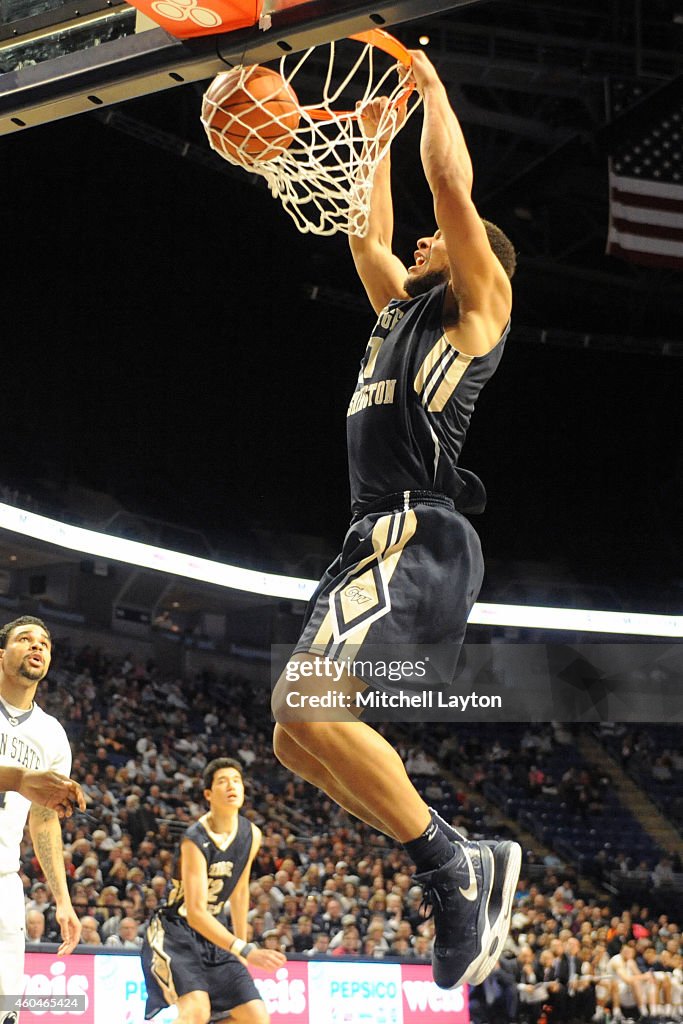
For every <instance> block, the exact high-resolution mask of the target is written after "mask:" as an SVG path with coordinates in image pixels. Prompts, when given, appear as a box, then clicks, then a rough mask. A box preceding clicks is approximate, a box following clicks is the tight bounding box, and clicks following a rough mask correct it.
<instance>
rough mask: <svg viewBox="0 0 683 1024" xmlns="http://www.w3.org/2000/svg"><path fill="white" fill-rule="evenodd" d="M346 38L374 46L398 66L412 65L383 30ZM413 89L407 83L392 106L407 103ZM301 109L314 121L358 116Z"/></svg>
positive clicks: (405, 52)
mask: <svg viewBox="0 0 683 1024" xmlns="http://www.w3.org/2000/svg"><path fill="white" fill-rule="evenodd" d="M347 38H348V39H353V40H355V41H356V42H358V43H369V44H370V46H375V47H377V49H378V50H383V51H384V53H387V54H388V55H389V56H390V57H395V58H396V60H397V61H398V62H399V64H403V65H404V66H405V67H406V68H411V67H412V65H413V58H412V56H411V54H410V52H409V51H408V50H407V49H406V48H405V46H404V45H403V43H400V42H399V41H398V39H395V38H394V36H392V35H390V34H389V33H388V32H385V31H384V29H381V28H371V29H369V30H368V31H367V32H357V33H355V35H352V36H348V37H347ZM414 89H415V82H409V83H408V85H407V86H406V87H405V89H404V90H403V92H402V93H401V94H400V96H398V97H397V98H396V99H395V100H394V102H393V104H392V106H394V107H398V106H403V105H404V104H405V103H407V102H408V97H409V96H410V95H411V93H412V92H413V91H414ZM301 109H302V111H305V112H306V113H307V114H308V116H309V117H310V118H311V119H312V120H314V121H333V120H335V118H346V119H348V120H357V119H358V116H359V115H358V111H356V110H335V111H333V112H330V111H329V110H324V109H321V108H320V107H302V108H301Z"/></svg>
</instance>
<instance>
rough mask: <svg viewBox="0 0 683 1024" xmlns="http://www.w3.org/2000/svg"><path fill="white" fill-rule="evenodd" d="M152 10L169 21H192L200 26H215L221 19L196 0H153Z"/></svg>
mask: <svg viewBox="0 0 683 1024" xmlns="http://www.w3.org/2000/svg"><path fill="white" fill-rule="evenodd" d="M151 7H152V10H153V11H155V12H156V13H157V14H160V15H161V16H162V18H167V19H168V20H169V21H193V22H194V23H195V25H199V26H200V28H217V26H218V25H220V24H221V23H222V21H223V19H222V18H221V17H220V16H219V15H218V14H216V12H215V11H212V10H210V9H209V8H208V7H200V6H199V5H198V4H197V0H154V3H153V4H152V5H151Z"/></svg>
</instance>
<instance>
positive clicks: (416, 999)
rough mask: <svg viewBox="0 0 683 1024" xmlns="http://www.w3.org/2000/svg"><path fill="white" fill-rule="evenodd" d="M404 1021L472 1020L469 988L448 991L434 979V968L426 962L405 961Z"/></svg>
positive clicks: (455, 1023)
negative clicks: (440, 986)
mask: <svg viewBox="0 0 683 1024" xmlns="http://www.w3.org/2000/svg"><path fill="white" fill-rule="evenodd" d="M401 993H402V996H403V1024H422V1022H423V1021H435V1022H436V1021H443V1024H469V1019H470V1013H469V1007H468V1006H467V999H466V989H465V988H464V987H462V986H461V987H460V988H451V989H448V990H447V991H445V990H444V989H442V988H437V986H436V985H435V984H434V982H433V981H432V972H431V970H429V969H427V971H425V968H424V965H423V964H402V965H401Z"/></svg>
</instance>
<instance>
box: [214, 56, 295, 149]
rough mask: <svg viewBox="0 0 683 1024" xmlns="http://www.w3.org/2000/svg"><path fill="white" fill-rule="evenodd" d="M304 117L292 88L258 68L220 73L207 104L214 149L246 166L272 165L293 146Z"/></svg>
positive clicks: (263, 69)
mask: <svg viewBox="0 0 683 1024" xmlns="http://www.w3.org/2000/svg"><path fill="white" fill-rule="evenodd" d="M299 116H300V115H299V103H298V101H297V98H296V94H295V92H294V90H293V89H292V87H291V86H290V85H288V84H287V82H285V80H284V78H283V77H282V76H281V75H279V74H278V73H277V71H272V70H271V69H270V68H265V67H261V66H260V65H259V64H254V65H252V66H251V67H248V68H233V70H232V71H224V72H221V74H220V75H217V76H216V77H215V78H214V80H213V82H212V83H211V85H210V86H209V88H208V89H207V90H206V92H205V94H204V100H203V103H202V120H203V122H204V126H205V128H206V131H207V134H208V136H209V141H210V143H211V147H212V148H213V149H215V150H216V152H218V153H220V154H222V155H223V156H225V157H228V158H233V159H235V160H237V161H238V162H240V163H246V164H249V163H256V162H259V161H261V160H272V159H273V158H274V157H276V156H277V155H278V154H279V153H282V152H283V150H285V149H287V147H288V146H291V144H292V141H293V139H294V136H293V135H292V132H294V131H295V130H296V128H297V127H298V124H299Z"/></svg>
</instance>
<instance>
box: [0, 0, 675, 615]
mask: <svg viewBox="0 0 683 1024" xmlns="http://www.w3.org/2000/svg"><path fill="white" fill-rule="evenodd" d="M257 6H258V5H257V4H256V3H255V4H254V8H255V9H256V8H257ZM271 6H272V8H273V13H272V24H271V27H270V29H268V30H264V29H262V28H259V27H258V25H255V26H252V27H251V28H248V27H247V28H242V29H237V30H235V33H234V34H232V38H231V39H230V37H228V39H227V40H225V39H224V38H223V37H221V38H220V44H218V43H217V41H216V38H215V37H214V38H212V39H210V40H207V39H205V38H202V37H199V38H195V39H192V40H189V41H188V40H185V41H182V42H181V41H179V40H177V39H174V38H172V37H171V36H169V35H168V34H167V33H165V32H164V30H162V29H161V28H157V27H155V26H154V25H153V24H152V25H150V24H147V25H146V27H145V28H144V30H141V31H136V28H137V27H141V17H142V16H141V15H140V14H139V12H138V11H137V9H136V8H134V7H132V6H130V5H128V4H126V3H122V2H119V0H68V2H67V3H61V2H58V0H0V136H1V137H0V157H1V159H0V164H1V166H2V169H3V181H4V187H5V196H6V202H5V203H4V204H3V206H2V207H1V208H0V227H1V228H2V231H3V237H4V238H5V239H6V240H7V242H6V245H7V249H8V251H9V252H11V259H9V260H8V261H7V266H6V269H5V274H4V288H5V294H6V303H5V309H6V324H7V329H8V330H9V331H10V334H11V338H12V341H13V346H12V349H11V350H12V351H13V352H14V351H21V352H23V353H26V354H27V355H25V356H24V360H25V361H26V360H27V362H24V363H22V370H23V368H24V366H25V365H26V366H28V367H29V368H30V371H31V375H35V376H32V377H31V379H32V381H33V385H32V386H29V387H25V386H23V384H20V382H19V378H17V377H16V376H15V377H12V376H11V375H10V377H9V378H8V380H10V381H11V383H10V384H8V385H7V386H6V388H5V398H4V419H5V460H4V464H5V473H6V475H7V477H8V482H10V483H11V484H13V485H18V484H20V485H21V486H22V487H23V489H24V490H26V491H29V492H32V493H33V494H34V495H36V494H38V493H39V491H40V490H41V487H42V482H43V481H45V480H46V479H48V478H49V479H50V481H51V482H50V487H51V492H50V493H51V494H52V495H53V496H56V497H59V495H60V494H65V493H66V490H67V486H68V484H69V483H71V482H74V481H76V482H81V483H82V484H83V485H84V486H92V487H93V488H95V489H96V490H99V491H103V492H107V493H111V494H115V495H116V496H117V497H118V498H119V500H120V501H121V503H122V504H124V505H125V506H126V507H127V508H130V509H132V510H139V511H140V512H141V513H143V512H144V513H145V514H148V515H151V516H156V517H158V518H164V519H167V520H172V521H175V522H181V523H185V524H187V525H191V526H196V527H197V528H199V529H206V530H207V531H209V530H213V529H215V528H216V527H225V528H226V530H227V531H228V532H229V533H230V535H231V539H236V540H235V546H238V542H240V541H242V542H243V543H244V548H245V551H249V552H253V551H254V550H260V551H263V550H264V549H265V548H267V547H268V544H269V543H270V541H266V540H265V539H264V538H265V533H264V531H265V532H268V531H271V534H270V536H272V531H275V530H281V531H283V532H284V533H287V534H288V535H289V536H290V538H291V536H292V535H294V534H297V535H298V534H308V535H309V536H314V535H315V536H319V535H321V534H325V535H326V536H327V537H328V538H334V541H333V542H331V543H335V544H336V539H337V538H338V536H339V535H340V534H342V531H343V530H344V529H345V524H346V518H347V507H346V493H345V486H344V485H345V473H346V467H345V451H344V437H343V423H344V418H343V417H344V413H345V409H346V401H347V399H348V393H350V392H349V389H352V386H353V380H354V378H355V373H356V372H357V359H358V358H359V353H360V351H361V349H362V345H363V343H364V339H365V337H366V336H367V332H368V330H369V328H370V327H371V324H369V322H368V313H367V306H366V303H365V299H364V296H363V295H362V294H361V291H360V288H359V286H358V282H357V280H356V277H355V274H354V271H353V268H352V266H351V264H350V260H349V258H348V251H347V245H346V240H345V239H344V238H343V237H336V238H333V239H317V238H312V237H310V236H307V237H300V236H298V235H297V234H296V232H295V231H293V229H292V228H291V226H290V225H289V224H284V217H283V215H282V211H281V210H279V209H278V207H277V204H276V203H275V202H274V201H273V200H272V199H271V197H270V196H269V195H268V194H267V191H266V189H265V185H264V184H263V182H262V180H260V179H257V178H256V176H253V175H249V174H245V173H244V172H243V171H242V170H240V169H237V168H234V167H232V166H230V165H229V164H227V163H226V162H225V161H222V160H220V158H218V157H217V156H216V154H214V153H212V152H211V151H210V150H209V148H208V146H207V143H206V138H205V135H204V131H203V128H202V126H201V124H200V120H199V113H200V109H201V98H202V95H203V92H204V91H205V89H206V87H207V85H208V83H209V81H210V80H211V78H212V77H213V75H214V74H215V73H216V71H217V70H219V69H221V68H223V67H225V61H226V59H227V60H231V59H232V60H234V59H237V57H238V56H244V55H245V54H246V55H247V56H248V59H249V60H252V59H253V60H260V61H261V60H267V59H270V57H271V56H273V55H277V53H278V52H279V49H280V46H279V44H280V43H282V42H283V41H284V42H287V41H288V40H289V41H293V42H291V43H290V45H295V46H298V45H302V46H304V45H308V44H309V43H310V42H312V41H313V42H314V41H315V40H316V39H319V38H322V37H323V36H324V37H325V38H329V37H330V35H333V34H335V33H337V32H339V33H347V32H348V31H351V30H353V31H357V30H360V29H362V28H365V27H367V23H368V22H370V23H371V24H373V25H377V24H382V25H383V26H384V27H386V28H388V29H389V30H390V31H391V32H392V33H393V34H395V35H396V36H397V37H398V38H399V39H400V40H401V41H402V42H404V43H405V44H406V45H407V46H409V47H415V46H423V47H424V48H425V49H426V51H427V52H428V54H429V56H430V57H431V59H432V60H433V61H434V63H435V65H436V66H437V68H438V70H439V73H440V74H441V76H442V78H443V79H444V81H445V83H446V86H447V89H448V92H449V96H450V98H451V100H452V103H453V106H454V108H455V110H456V111H457V113H458V116H459V117H460V120H461V122H462V125H463V129H464V132H465V135H466V138H467V142H468V145H469V147H470V150H471V153H472V158H473V164H474V167H475V186H474V189H475V192H474V196H475V201H476V203H477V206H478V209H479V210H480V212H481V213H482V215H483V216H486V217H488V218H489V219H491V220H494V221H496V222H497V223H499V224H500V225H501V227H503V228H504V229H505V230H506V231H507V233H508V234H509V235H510V237H511V238H512V239H513V240H514V242H515V245H516V247H517V249H518V252H519V264H518V271H517V275H516V279H515V308H514V314H513V326H514V332H515V334H514V339H515V346H516V347H515V355H514V357H512V358H510V359H509V360H508V359H507V356H506V361H505V364H506V365H505V366H504V367H503V368H502V370H501V373H500V375H497V377H496V379H495V380H494V381H493V382H492V385H491V388H490V389H488V388H487V394H486V395H484V396H483V400H482V404H481V412H480V411H479V409H478V413H477V420H476V422H473V427H472V430H471V432H470V436H469V437H468V448H467V453H466V454H467V458H468V460H469V461H468V463H467V464H468V465H469V464H471V465H472V466H473V468H476V469H477V470H478V471H480V472H481V474H482V478H483V479H484V480H485V482H486V485H487V488H488V489H489V494H490V502H489V507H490V512H488V511H487V513H486V515H485V517H484V518H483V519H482V524H481V532H482V536H483V540H484V543H485V549H486V550H487V552H488V553H489V565H490V567H492V566H494V564H495V563H496V562H498V563H499V564H501V565H502V564H503V562H506V563H507V564H510V565H512V564H517V560H522V559H526V560H536V562H537V563H538V564H544V563H545V562H546V561H547V560H548V559H550V558H555V557H557V558H566V559H567V560H568V561H569V562H570V563H572V564H574V565H575V566H576V573H577V574H579V573H580V574H584V578H586V575H591V576H592V577H593V578H594V580H595V581H596V582H602V581H605V580H612V579H614V578H616V576H619V575H620V576H621V578H622V579H625V580H626V581H627V583H628V581H630V580H631V579H636V578H638V579H639V580H641V581H642V580H647V581H648V586H649V588H650V589H649V593H650V594H656V593H657V592H662V593H663V592H664V589H665V590H666V593H667V598H666V601H664V599H662V601H661V602H659V603H658V604H657V608H658V609H659V610H662V611H666V610H668V611H671V610H673V609H674V607H675V608H676V609H677V608H678V607H680V579H681V578H683V564H682V563H681V544H680V522H681V520H682V518H683V452H682V451H681V438H682V437H683V422H682V419H681V411H680V409H681V403H680V385H681V377H682V373H681V370H682V368H683V362H682V361H681V355H683V341H682V340H681V334H680V323H681V319H682V314H683V301H682V299H681V294H682V290H681V268H680V265H678V263H677V259H678V256H677V253H679V252H680V249H681V244H682V236H683V219H682V217H683V213H682V211H681V209H680V208H678V207H677V200H676V199H673V200H667V204H668V205H667V204H665V205H663V206H661V205H660V207H659V208H658V209H657V206H656V203H655V209H656V214H657V215H656V217H654V218H653V221H652V223H651V224H647V225H646V227H647V229H648V230H650V232H651V233H650V236H649V239H650V241H651V242H652V244H653V246H654V247H655V252H657V251H658V252H660V254H661V251H662V250H661V249H660V250H657V245H658V242H660V241H662V240H663V241H664V242H665V243H666V246H669V247H670V248H669V249H667V248H666V246H665V247H664V250H663V251H664V254H665V256H666V254H667V252H668V253H670V254H672V258H671V260H668V261H667V260H666V259H664V260H662V261H661V262H654V261H653V260H650V261H649V263H648V265H645V264H643V263H641V262H636V261H634V260H633V259H632V258H631V257H632V254H629V253H624V252H618V253H617V252H613V253H608V252H607V248H608V238H609V233H610V225H611V224H613V223H614V221H615V218H618V217H619V213H618V208H617V204H616V202H613V199H614V197H613V195H612V194H611V192H610V169H612V170H614V168H615V167H616V161H618V160H626V159H627V158H630V159H632V160H633V159H636V162H637V163H642V168H641V170H642V171H643V178H644V179H647V180H648V181H649V180H654V181H655V182H656V183H659V186H660V188H661V186H662V183H665V184H667V186H668V185H669V184H670V186H671V188H672V190H673V192H672V194H674V195H676V194H677V192H676V190H677V189H679V188H680V187H681V186H680V185H679V184H678V183H679V182H680V181H681V179H680V174H681V150H682V146H681V116H682V115H683V90H682V76H681V70H682V67H681V65H682V64H683V45H682V43H683V38H682V37H683V0H648V2H646V0H567V2H560V0H556V2H551V0H526V2H521V0H519V2H516V0H473V2H469V3H456V2H453V0H450V2H448V0H394V2H376V3H370V2H367V0H364V2H357V0H355V2H353V0H337V2H332V0H313V2H303V3H294V4H284V3H281V4H280V9H279V10H277V9H276V7H277V4H275V5H271ZM373 19H375V20H373ZM377 19H379V20H377ZM240 33H241V34H240ZM231 48H232V49H231ZM174 76H175V77H174ZM418 143H419V118H418V117H416V118H413V119H412V120H411V121H410V122H409V124H408V125H407V127H406V129H405V131H404V132H403V133H402V134H401V136H400V137H399V138H398V139H397V142H396V146H395V152H394V167H395V175H394V189H395V199H396V208H397V223H396V232H395V235H396V238H395V243H396V248H397V251H399V252H402V253H406V254H408V253H412V251H413V249H414V246H415V239H416V237H419V235H421V234H424V233H425V232H427V231H429V230H430V229H431V226H432V221H433V213H432V206H431V197H430V195H429V192H428V190H427V189H426V186H425V182H424V178H423V175H422V172H421V168H420V164H419V159H418V156H417V148H418ZM641 158H642V160H641ZM662 176H663V177H662ZM618 201H619V202H621V200H618ZM622 205H623V203H622ZM651 255H652V253H651ZM260 336H261V337H263V338H264V339H265V341H264V347H265V351H266V353H267V360H266V366H265V368H264V369H263V371H262V373H261V374H260V375H259V374H255V372H254V365H253V356H252V355H250V353H249V346H250V345H253V344H254V342H255V340H256V339H257V338H258V337H260ZM321 338H322V339H324V341H325V343H326V347H325V350H324V351H325V358H324V359H322V360H320V361H319V363H318V365H317V366H316V371H315V381H314V383H313V384H310V383H309V381H308V380H303V382H302V369H301V367H302V365H305V366H308V362H307V360H308V359H309V357H310V353H311V352H312V351H315V350H316V345H317V343H318V341H319V339H321ZM349 339H351V341H350V340H349ZM351 342H354V343H355V347H353V351H352V352H351V354H349V348H348V346H349V344H350V343H351ZM302 361H303V363H302ZM20 376H21V375H20ZM489 396H490V397H489ZM549 512H550V515H549ZM550 523H552V528H551V526H550V525H549V524H550ZM288 543H289V542H288ZM271 550H272V559H270V561H271V566H272V563H274V562H275V561H276V554H275V547H274V546H273V547H272V549H269V552H270V551H271ZM245 557H246V555H245ZM269 557H270V555H269ZM302 557H303V556H302ZM265 561H266V559H265V558H264V562H265ZM301 571H302V574H304V573H305V574H308V571H309V570H303V569H302V570H301ZM516 571H517V570H516V569H515V570H513V575H514V572H516ZM676 601H678V603H677V604H676ZM667 602H668V603H667ZM640 607H641V610H649V609H650V608H654V605H652V604H648V602H647V601H643V602H641V604H640Z"/></svg>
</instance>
